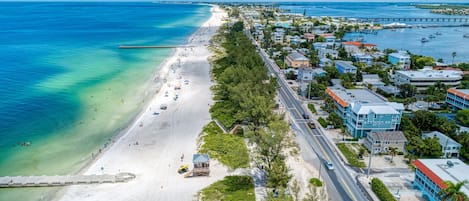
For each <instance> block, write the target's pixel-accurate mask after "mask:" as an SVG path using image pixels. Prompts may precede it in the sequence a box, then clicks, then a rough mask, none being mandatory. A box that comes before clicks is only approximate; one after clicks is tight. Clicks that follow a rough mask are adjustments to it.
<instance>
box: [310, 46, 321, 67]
mask: <svg viewBox="0 0 469 201" xmlns="http://www.w3.org/2000/svg"><path fill="white" fill-rule="evenodd" d="M309 61H310V63H311V65H312V66H313V67H316V66H318V65H319V56H318V51H317V50H314V49H312V50H311V54H310V56H309Z"/></svg>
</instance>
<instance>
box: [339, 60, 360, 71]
mask: <svg viewBox="0 0 469 201" xmlns="http://www.w3.org/2000/svg"><path fill="white" fill-rule="evenodd" d="M335 68H337V71H339V73H340V74H343V73H352V74H356V73H357V67H355V66H354V65H353V64H352V62H351V61H341V60H338V61H335Z"/></svg>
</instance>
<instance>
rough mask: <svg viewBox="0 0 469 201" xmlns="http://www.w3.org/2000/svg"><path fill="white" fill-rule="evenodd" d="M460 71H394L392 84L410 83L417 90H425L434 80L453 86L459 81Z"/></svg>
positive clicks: (460, 77) (460, 78)
mask: <svg viewBox="0 0 469 201" xmlns="http://www.w3.org/2000/svg"><path fill="white" fill-rule="evenodd" d="M461 74H462V73H461V72H460V71H453V70H432V69H428V68H426V69H422V70H411V71H396V73H395V74H394V84H396V85H402V84H410V85H413V86H416V87H417V90H420V91H423V90H426V89H427V88H428V87H429V86H432V85H434V84H435V83H436V82H438V81H439V82H441V83H443V84H444V85H446V86H450V87H455V86H458V85H459V84H460V83H461V80H462V75H461Z"/></svg>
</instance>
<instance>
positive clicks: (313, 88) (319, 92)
mask: <svg viewBox="0 0 469 201" xmlns="http://www.w3.org/2000/svg"><path fill="white" fill-rule="evenodd" d="M308 89H309V93H308V94H309V96H310V97H324V96H325V90H326V86H324V85H323V84H318V83H314V82H312V83H310V84H309V86H308Z"/></svg>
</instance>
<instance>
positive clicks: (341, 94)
mask: <svg viewBox="0 0 469 201" xmlns="http://www.w3.org/2000/svg"><path fill="white" fill-rule="evenodd" d="M326 93H327V94H329V95H330V96H331V97H332V98H333V99H334V100H335V101H337V102H338V103H339V104H340V105H341V106H342V107H346V106H348V105H349V103H352V102H357V101H360V102H362V103H384V102H386V101H387V100H386V99H385V98H384V97H382V96H379V95H377V94H375V93H373V92H371V91H370V90H368V89H334V88H330V87H328V88H327V89H326Z"/></svg>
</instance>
